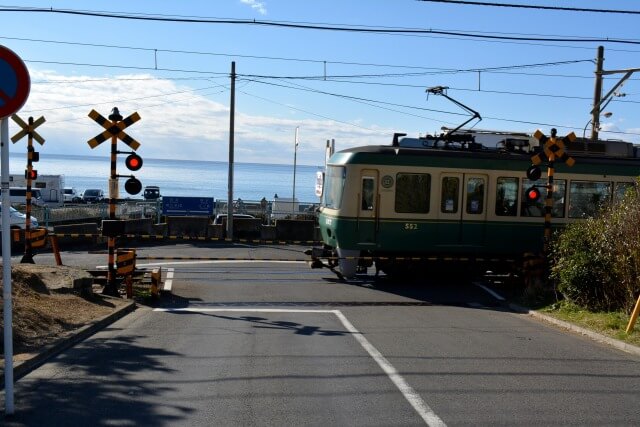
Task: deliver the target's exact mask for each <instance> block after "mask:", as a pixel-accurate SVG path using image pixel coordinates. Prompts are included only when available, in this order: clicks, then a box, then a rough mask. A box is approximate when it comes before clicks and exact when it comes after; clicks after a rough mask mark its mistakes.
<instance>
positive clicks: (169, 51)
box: [0, 36, 594, 72]
mask: <svg viewBox="0 0 640 427" xmlns="http://www.w3.org/2000/svg"><path fill="white" fill-rule="evenodd" d="M0 39H5V40H17V41H26V42H34V43H51V44H62V45H73V46H84V47H102V48H109V49H126V50H142V51H146V52H154V53H155V52H160V53H179V54H190V55H209V56H223V57H227V58H247V59H266V60H272V61H285V62H306V63H314V64H327V65H355V66H363V67H385V68H405V69H417V70H435V71H436V72H437V71H445V72H450V71H459V70H453V69H446V68H435V67H424V66H418V65H402V64H380V63H365V62H349V61H333V60H322V59H310V58H291V57H289V58H287V57H277V56H262V55H242V54H234V53H220V52H203V51H191V50H180V49H162V48H148V47H139V46H123V45H111V44H97V43H83V42H70V41H64V40H44V39H31V38H20V37H7V36H0ZM585 49H591V48H585ZM579 62H594V60H593V59H582V60H570V61H555V62H548V63H541V64H525V65H513V66H504V67H493V68H495V69H496V70H497V69H501V68H519V67H522V68H526V67H536V66H547V65H550V66H555V65H563V64H573V63H579ZM477 70H479V69H470V71H477ZM485 70H486V68H485Z"/></svg>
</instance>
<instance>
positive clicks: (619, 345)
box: [509, 304, 640, 356]
mask: <svg viewBox="0 0 640 427" xmlns="http://www.w3.org/2000/svg"><path fill="white" fill-rule="evenodd" d="M509 308H510V309H511V310H513V311H515V312H517V313H522V314H527V315H529V316H531V317H533V318H535V319H537V320H542V321H544V322H547V323H551V324H553V325H556V326H559V327H560V328H563V329H566V330H569V331H571V332H575V333H577V334H580V335H584V336H585V337H587V338H589V339H591V340H593V341H597V342H599V343H602V344H607V345H609V346H611V347H614V348H616V349H618V350H621V351H624V352H626V353H631V354H634V355H636V356H640V347H637V346H635V345H631V344H627V343H625V342H623V341H620V340H617V339H614V338H609V337H607V336H605V335H602V334H599V333H597V332H593V331H590V330H588V329H585V328H582V327H580V326H576V325H573V324H571V323H569V322H565V321H564V320H559V319H556V318H555V317H551V316H547V315H546V314H542V313H539V312H537V311H535V310H530V309H528V308H525V307H521V306H519V305H516V304H509Z"/></svg>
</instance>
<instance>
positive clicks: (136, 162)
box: [124, 153, 142, 171]
mask: <svg viewBox="0 0 640 427" xmlns="http://www.w3.org/2000/svg"><path fill="white" fill-rule="evenodd" d="M124 164H125V166H127V169H129V170H132V171H137V170H139V169H140V168H141V167H142V157H140V156H138V155H137V154H135V153H132V154H129V155H128V156H127V158H126V159H125V160H124Z"/></svg>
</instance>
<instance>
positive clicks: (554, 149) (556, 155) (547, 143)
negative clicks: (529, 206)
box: [527, 128, 576, 256]
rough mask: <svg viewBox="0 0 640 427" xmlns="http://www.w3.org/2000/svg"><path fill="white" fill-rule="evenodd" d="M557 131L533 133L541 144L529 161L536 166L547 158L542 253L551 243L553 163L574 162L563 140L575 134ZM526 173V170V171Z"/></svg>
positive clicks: (572, 163)
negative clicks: (549, 135) (564, 134)
mask: <svg viewBox="0 0 640 427" xmlns="http://www.w3.org/2000/svg"><path fill="white" fill-rule="evenodd" d="M557 133H558V131H557V130H556V129H555V128H554V129H551V137H550V138H547V137H546V136H545V135H544V134H543V133H542V132H541V131H540V130H537V131H536V132H535V134H534V135H533V136H534V137H535V138H536V139H537V140H538V141H539V142H540V144H541V150H540V151H539V152H538V153H537V154H535V155H534V156H533V157H531V162H532V163H533V164H534V165H535V166H537V165H539V164H540V163H542V162H543V161H544V160H545V156H546V160H547V198H546V200H545V205H544V248H543V251H544V255H545V256H546V255H547V254H548V251H549V245H550V243H551V216H552V213H553V175H554V170H555V169H554V163H555V161H556V159H557V160H559V161H561V162H564V163H565V164H566V165H567V166H569V167H571V166H573V165H574V164H575V162H576V161H575V160H574V159H573V157H571V156H569V155H568V154H567V153H566V151H565V148H566V146H565V142H571V141H575V139H576V135H575V134H574V133H573V132H571V133H570V134H569V135H567V136H566V137H564V138H557V137H556V135H557ZM527 173H528V172H527Z"/></svg>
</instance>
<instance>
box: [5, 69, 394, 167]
mask: <svg viewBox="0 0 640 427" xmlns="http://www.w3.org/2000/svg"><path fill="white" fill-rule="evenodd" d="M31 80H32V87H31V93H30V96H29V99H28V100H27V104H26V105H25V106H24V107H23V109H22V110H21V111H20V112H19V113H18V114H19V115H20V116H21V117H22V118H23V119H24V120H26V119H27V118H28V117H29V116H33V117H34V118H35V119H37V118H38V117H40V116H44V117H45V119H46V123H44V124H43V125H42V126H41V127H39V128H38V131H39V133H40V134H41V135H42V137H43V138H45V139H46V140H47V142H46V144H45V145H44V146H43V147H42V148H41V149H40V151H41V152H42V153H43V154H45V153H46V152H49V153H53V154H75V155H97V156H107V155H108V148H107V147H106V145H107V144H104V143H103V144H101V145H100V146H98V147H96V148H95V149H93V150H92V149H91V148H90V147H89V145H88V144H87V140H89V139H91V138H93V137H95V136H96V135H98V134H100V133H101V132H102V131H103V130H104V129H103V128H102V127H101V126H99V125H98V124H97V123H96V122H94V121H93V120H91V119H90V118H89V117H88V114H89V112H90V111H91V110H92V109H95V110H96V111H98V112H99V113H100V114H102V115H103V116H104V117H108V116H109V114H110V113H111V109H112V108H113V107H118V109H119V111H120V114H121V115H122V116H123V117H127V116H129V115H130V114H132V113H133V112H136V111H137V112H138V113H139V114H140V117H141V120H140V121H138V122H136V123H134V124H132V125H131V126H130V127H128V128H127V129H126V130H125V132H126V133H127V134H128V135H130V136H131V137H132V138H135V139H136V140H138V141H139V142H140V144H141V146H140V149H139V150H138V152H139V153H140V155H142V156H143V157H148V158H163V159H184V160H212V161H227V160H228V147H229V107H228V105H227V104H226V102H227V101H223V102H224V103H221V102H217V101H215V99H216V94H217V93H219V92H221V91H223V92H225V96H226V97H228V91H227V89H226V88H225V87H223V86H219V85H217V84H215V83H210V82H205V83H199V84H198V85H199V87H200V88H208V89H203V90H194V89H193V88H192V87H189V86H185V85H182V84H179V83H176V82H175V81H172V80H165V79H161V78H156V77H154V76H152V75H148V74H133V75H119V76H114V77H110V78H102V79H101V78H96V77H89V76H78V75H73V76H65V75H61V74H58V73H55V72H51V71H37V70H31ZM218 98H219V97H218ZM219 99H222V98H219ZM283 114H284V117H275V116H271V115H268V114H260V115H256V114H247V113H244V112H243V111H242V108H238V109H237V111H236V117H235V160H236V161H238V162H256V163H291V159H292V158H293V149H294V135H295V128H296V126H299V127H300V138H299V141H300V145H299V147H298V152H297V154H298V162H299V163H300V164H310V165H320V164H322V163H323V162H324V148H325V143H326V140H327V139H332V138H334V139H335V140H336V145H337V149H344V148H348V147H351V146H356V145H370V144H388V143H390V142H391V135H392V133H393V130H387V129H377V128H372V129H367V128H364V127H359V126H350V125H349V124H347V123H340V122H335V121H331V120H326V119H322V120H318V119H309V118H295V117H291V116H290V115H289V114H288V112H286V111H285V112H284V113H283ZM354 124H355V122H354ZM10 126H14V128H13V129H11V130H10V132H12V134H13V133H15V132H17V130H16V129H15V126H16V125H15V124H14V123H12V122H11V124H10ZM119 146H120V147H124V146H123V145H119ZM22 149H24V147H18V146H16V148H15V149H14V150H16V151H19V150H22ZM122 149H124V148H122ZM290 157H291V158H290Z"/></svg>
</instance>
